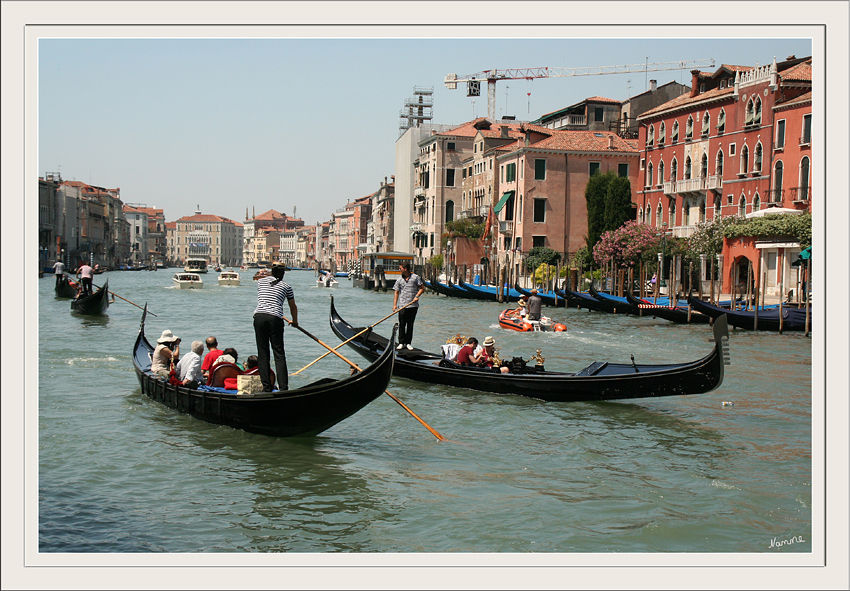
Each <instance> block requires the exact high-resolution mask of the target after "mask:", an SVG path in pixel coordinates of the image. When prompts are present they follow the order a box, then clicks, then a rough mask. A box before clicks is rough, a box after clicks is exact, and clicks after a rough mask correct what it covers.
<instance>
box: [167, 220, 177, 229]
mask: <svg viewBox="0 0 850 591" xmlns="http://www.w3.org/2000/svg"><path fill="white" fill-rule="evenodd" d="M165 228H166V229H167V230H176V229H177V222H165Z"/></svg>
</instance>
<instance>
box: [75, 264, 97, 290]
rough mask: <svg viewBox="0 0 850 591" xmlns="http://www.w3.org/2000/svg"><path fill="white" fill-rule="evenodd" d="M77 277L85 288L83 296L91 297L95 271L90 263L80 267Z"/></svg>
mask: <svg viewBox="0 0 850 591" xmlns="http://www.w3.org/2000/svg"><path fill="white" fill-rule="evenodd" d="M77 277H79V278H80V283H81V284H82V286H83V291H82V294H81V295H83V296H89V295H91V294H92V289H91V287H92V281H93V280H94V269H92V268H91V266H90V265H89V264H88V263H83V264H82V265H80V268H79V269H77Z"/></svg>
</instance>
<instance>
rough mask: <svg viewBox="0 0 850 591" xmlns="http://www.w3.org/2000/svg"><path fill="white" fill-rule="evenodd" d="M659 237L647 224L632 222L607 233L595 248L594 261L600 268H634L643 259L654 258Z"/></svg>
mask: <svg viewBox="0 0 850 591" xmlns="http://www.w3.org/2000/svg"><path fill="white" fill-rule="evenodd" d="M658 242H659V237H658V236H656V235H655V231H654V230H653V229H652V228H650V227H649V226H647V225H646V224H641V223H638V222H636V221H634V220H630V221H628V222H626V223H625V224H623V225H622V226H620V227H619V228H617V229H616V230H609V231H607V232H605V233H604V234H603V235H602V237H601V238H600V239H599V242H597V243H596V246H594V247H593V259H594V260H595V261H596V263H597V264H599V265H600V266H605V265H610V264H613V265H614V266H615V267H618V268H628V267H634V266H635V265H636V264H637V263H638V262H639V261H640V260H641V259H642V258H643V257H646V256H654V254H655V252H656V251H657V250H658V246H659V244H658Z"/></svg>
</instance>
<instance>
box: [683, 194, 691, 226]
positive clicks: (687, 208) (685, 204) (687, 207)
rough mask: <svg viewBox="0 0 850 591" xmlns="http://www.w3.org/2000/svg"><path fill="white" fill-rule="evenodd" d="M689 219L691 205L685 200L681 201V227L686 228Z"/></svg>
mask: <svg viewBox="0 0 850 591" xmlns="http://www.w3.org/2000/svg"><path fill="white" fill-rule="evenodd" d="M690 218H691V204H690V203H689V202H688V200H687V199H684V200H682V225H683V226H687V225H688V223H689V222H690Z"/></svg>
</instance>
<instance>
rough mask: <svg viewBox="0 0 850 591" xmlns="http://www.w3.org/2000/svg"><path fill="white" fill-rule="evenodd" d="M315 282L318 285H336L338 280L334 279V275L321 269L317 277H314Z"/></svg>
mask: <svg viewBox="0 0 850 591" xmlns="http://www.w3.org/2000/svg"><path fill="white" fill-rule="evenodd" d="M316 284H317V286H318V287H336V286H337V285H339V281H337V280H336V279H334V276H333V275H331V274H330V273H329V272H328V271H322V272H321V274H320V275H319V278H318V279H316Z"/></svg>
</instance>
